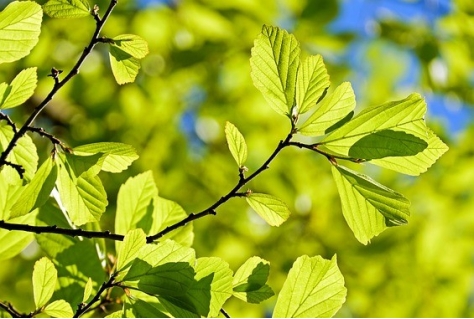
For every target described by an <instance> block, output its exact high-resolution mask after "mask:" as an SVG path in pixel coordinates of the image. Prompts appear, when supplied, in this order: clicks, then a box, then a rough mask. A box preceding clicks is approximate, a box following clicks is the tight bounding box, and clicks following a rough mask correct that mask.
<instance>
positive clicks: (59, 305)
mask: <svg viewBox="0 0 474 319" xmlns="http://www.w3.org/2000/svg"><path fill="white" fill-rule="evenodd" d="M43 313H45V314H46V315H48V316H51V317H54V318H72V316H73V315H74V312H73V311H72V307H71V305H70V304H69V303H68V302H66V301H65V300H62V299H61V300H55V301H53V302H52V303H50V304H49V305H46V307H44V309H43Z"/></svg>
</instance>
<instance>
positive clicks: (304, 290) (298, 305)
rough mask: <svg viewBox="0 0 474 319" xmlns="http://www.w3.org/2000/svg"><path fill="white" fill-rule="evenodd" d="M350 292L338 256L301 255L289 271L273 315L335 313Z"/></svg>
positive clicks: (316, 315)
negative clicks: (338, 263)
mask: <svg viewBox="0 0 474 319" xmlns="http://www.w3.org/2000/svg"><path fill="white" fill-rule="evenodd" d="M346 293H347V289H346V287H344V277H343V276H342V274H341V272H340V270H339V268H338V267H337V262H336V256H334V257H333V258H332V259H331V260H326V259H323V258H322V257H321V256H315V257H308V256H301V257H299V258H298V259H297V260H296V261H295V263H294V264H293V267H292V268H291V269H290V272H289V273H288V278H287V279H286V280H285V283H284V284H283V288H282V289H281V291H280V294H279V295H278V299H277V302H276V305H275V310H274V312H273V317H274V318H277V317H280V318H303V317H306V318H325V317H332V316H334V314H336V312H337V311H338V310H339V309H340V308H341V306H342V304H343V303H344V301H345V299H346Z"/></svg>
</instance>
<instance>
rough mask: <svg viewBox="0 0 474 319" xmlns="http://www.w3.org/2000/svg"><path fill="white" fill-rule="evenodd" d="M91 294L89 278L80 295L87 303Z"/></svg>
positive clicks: (90, 280)
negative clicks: (82, 293)
mask: <svg viewBox="0 0 474 319" xmlns="http://www.w3.org/2000/svg"><path fill="white" fill-rule="evenodd" d="M91 294H92V279H91V278H89V279H88V280H87V282H86V286H85V287H84V297H82V302H83V303H87V300H89V298H90V296H91Z"/></svg>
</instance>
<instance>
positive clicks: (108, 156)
mask: <svg viewBox="0 0 474 319" xmlns="http://www.w3.org/2000/svg"><path fill="white" fill-rule="evenodd" d="M97 153H103V155H102V158H101V159H100V163H101V169H102V170H103V171H106V172H111V173H119V172H122V171H123V170H125V169H127V167H128V166H130V164H132V163H133V161H135V160H136V159H137V158H138V155H137V152H136V150H135V149H134V148H133V147H132V146H131V145H127V144H123V143H114V142H100V143H92V144H87V145H81V146H78V147H75V148H74V154H75V155H79V156H87V155H93V154H97Z"/></svg>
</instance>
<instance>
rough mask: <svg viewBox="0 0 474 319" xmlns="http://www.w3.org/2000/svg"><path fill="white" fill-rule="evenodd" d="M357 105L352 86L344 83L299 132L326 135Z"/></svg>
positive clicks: (319, 105)
mask: <svg viewBox="0 0 474 319" xmlns="http://www.w3.org/2000/svg"><path fill="white" fill-rule="evenodd" d="M355 105H356V100H355V95H354V91H353V90H352V87H351V84H350V83H349V82H344V83H342V84H341V85H339V86H338V87H337V88H336V89H335V90H334V92H332V93H331V94H329V95H328V96H326V97H325V98H324V99H323V100H322V101H321V102H320V103H319V104H318V107H317V109H316V111H315V112H314V113H313V114H311V116H310V117H309V118H308V119H307V120H306V121H305V122H304V123H303V124H302V125H301V127H300V128H299V129H298V132H299V133H301V134H304V135H309V136H318V135H323V134H326V130H327V129H328V128H330V127H331V126H333V125H335V124H336V123H338V122H339V121H340V120H342V119H343V118H344V117H345V116H347V114H348V113H350V112H351V111H352V110H353V109H354V108H355Z"/></svg>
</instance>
